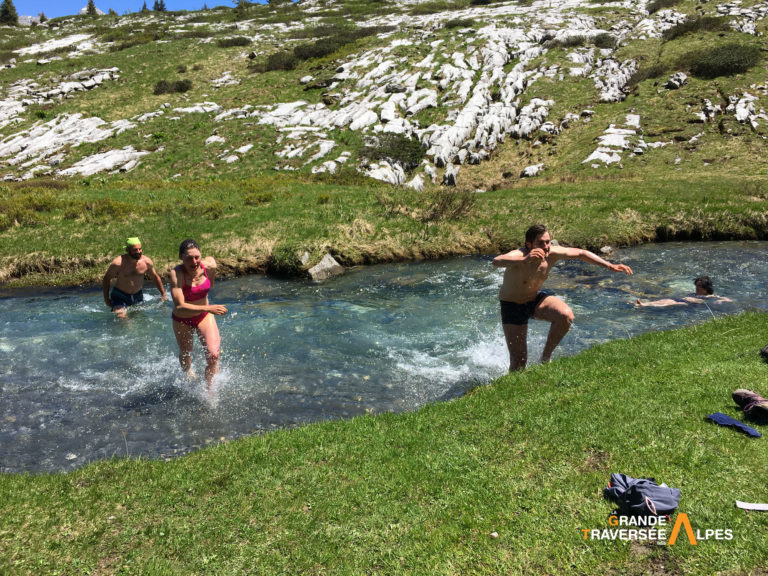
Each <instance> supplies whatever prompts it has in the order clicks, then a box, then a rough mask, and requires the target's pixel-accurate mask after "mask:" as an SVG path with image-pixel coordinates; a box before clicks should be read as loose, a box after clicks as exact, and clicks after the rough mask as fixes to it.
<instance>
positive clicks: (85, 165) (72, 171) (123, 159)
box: [58, 146, 149, 176]
mask: <svg viewBox="0 0 768 576" xmlns="http://www.w3.org/2000/svg"><path fill="white" fill-rule="evenodd" d="M147 154H149V152H146V151H138V150H134V148H133V146H126V147H125V148H122V149H120V150H109V151H108V152H103V153H101V154H94V155H93V156H88V157H87V158H83V159H82V160H80V161H79V162H77V163H75V164H73V165H72V166H71V167H70V168H67V169H66V170H59V172H58V174H59V175H61V176H76V175H78V174H79V175H80V176H91V175H93V174H97V173H99V172H108V171H112V170H119V171H120V172H128V171H130V170H132V169H133V168H135V167H136V166H138V165H139V162H138V159H139V158H141V157H143V156H146V155H147Z"/></svg>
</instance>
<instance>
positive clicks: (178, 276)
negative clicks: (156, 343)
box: [171, 239, 227, 390]
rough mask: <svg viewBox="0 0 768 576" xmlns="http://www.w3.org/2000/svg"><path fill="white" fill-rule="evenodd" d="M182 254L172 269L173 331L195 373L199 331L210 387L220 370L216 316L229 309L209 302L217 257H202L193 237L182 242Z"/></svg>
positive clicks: (183, 364) (184, 363)
mask: <svg viewBox="0 0 768 576" xmlns="http://www.w3.org/2000/svg"><path fill="white" fill-rule="evenodd" d="M179 258H180V259H181V264H179V265H178V266H176V267H175V268H174V269H173V270H171V296H172V297H173V314H172V318H173V333H174V334H175V336H176V342H177V343H178V345H179V362H180V363H181V367H182V369H183V370H184V372H185V374H187V375H188V376H192V348H193V343H194V335H195V333H197V336H198V338H199V339H200V343H201V344H202V345H203V349H204V350H205V360H206V366H205V381H206V383H207V385H208V389H209V390H211V388H212V386H213V377H214V376H215V375H216V374H217V373H218V372H219V353H220V344H221V338H220V336H219V327H218V326H217V325H216V319H215V318H214V316H215V315H216V316H218V315H221V314H226V313H227V309H226V307H224V306H221V305H220V304H210V303H209V302H208V292H209V290H210V289H211V288H212V287H213V282H214V278H215V276H216V261H215V260H214V259H213V257H211V256H208V257H206V258H203V257H202V255H201V253H200V247H199V246H198V245H197V242H195V241H194V240H192V239H188V240H184V242H182V243H181V246H180V247H179Z"/></svg>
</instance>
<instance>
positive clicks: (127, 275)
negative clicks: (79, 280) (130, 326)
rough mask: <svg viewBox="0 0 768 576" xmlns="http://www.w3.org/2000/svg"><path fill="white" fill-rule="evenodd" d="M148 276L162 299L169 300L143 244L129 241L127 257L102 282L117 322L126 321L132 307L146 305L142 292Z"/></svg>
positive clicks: (117, 262) (126, 242)
mask: <svg viewBox="0 0 768 576" xmlns="http://www.w3.org/2000/svg"><path fill="white" fill-rule="evenodd" d="M145 276H149V278H150V279H151V280H152V282H154V284H155V286H157V289H158V290H159V291H160V297H161V298H162V299H163V300H165V299H166V294H165V287H164V286H163V281H162V280H161V279H160V276H159V275H158V273H157V271H156V270H155V265H154V263H153V262H152V260H150V259H149V257H147V256H145V255H144V252H143V251H142V249H141V241H140V240H139V239H138V238H136V237H132V238H128V239H127V240H126V241H125V254H121V255H120V256H118V257H117V258H115V259H114V260H112V263H111V264H110V265H109V267H108V268H107V271H106V273H105V274H104V278H103V279H102V281H101V289H102V291H103V293H104V303H105V304H106V305H107V306H109V307H110V308H111V309H112V312H114V313H115V316H116V317H117V318H125V317H126V316H127V315H128V307H129V306H132V305H134V304H137V303H139V302H143V301H144V293H143V291H142V290H143V288H144V277H145ZM113 280H114V281H115V283H114V286H112V281H113ZM110 287H111V291H110Z"/></svg>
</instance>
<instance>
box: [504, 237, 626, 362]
mask: <svg viewBox="0 0 768 576" xmlns="http://www.w3.org/2000/svg"><path fill="white" fill-rule="evenodd" d="M560 260H582V261H583V262H588V263H590V264H595V265H597V266H602V267H603V268H607V269H608V270H611V271H612V272H624V273H625V274H632V269H631V268H630V267H629V266H626V265H625V264H611V263H610V262H608V261H606V260H603V259H602V258H600V257H599V256H598V255H596V254H593V253H592V252H590V251H589V250H581V249H579V248H567V247H565V246H553V245H552V240H551V238H550V235H549V230H548V229H547V227H546V226H544V225H541V224H537V225H535V226H531V227H530V228H528V230H527V231H526V233H525V245H524V246H523V247H522V248H517V249H515V250H512V251H511V252H507V253H506V254H500V255H499V256H496V258H494V259H493V265H494V266H496V267H497V268H505V269H506V270H505V271H504V280H503V282H502V285H501V290H500V292H499V300H500V301H501V325H502V328H503V330H504V339H505V341H506V343H507V348H508V350H509V371H510V372H513V371H515V370H521V369H523V368H525V365H526V363H527V361H528V342H527V338H528V320H530V319H531V318H535V319H536V320H544V321H545V322H550V324H551V326H550V328H549V334H548V335H547V342H546V344H545V345H544V351H543V352H542V354H541V361H542V362H549V360H550V358H551V356H552V352H554V350H555V348H556V347H557V345H558V344H559V343H560V341H561V340H562V339H563V337H564V336H565V335H566V334H567V333H568V331H569V330H570V329H571V324H572V323H573V311H572V310H571V309H570V307H569V306H568V305H567V304H566V303H565V302H563V301H562V300H560V298H558V297H557V296H555V295H554V294H553V293H552V292H550V291H548V290H542V289H541V287H542V286H543V285H544V282H545V281H546V279H547V277H548V276H549V272H550V271H551V270H552V267H553V266H554V265H555V264H557V262H559V261H560Z"/></svg>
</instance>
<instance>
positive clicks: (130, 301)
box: [109, 287, 144, 310]
mask: <svg viewBox="0 0 768 576" xmlns="http://www.w3.org/2000/svg"><path fill="white" fill-rule="evenodd" d="M109 299H110V300H112V310H114V309H115V308H127V307H128V306H133V305H134V304H138V303H139V302H144V293H143V292H142V291H141V290H139V291H138V292H136V293H135V294H126V293H125V292H123V291H122V290H119V289H117V288H115V287H113V288H112V293H111V294H110V295H109Z"/></svg>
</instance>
